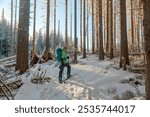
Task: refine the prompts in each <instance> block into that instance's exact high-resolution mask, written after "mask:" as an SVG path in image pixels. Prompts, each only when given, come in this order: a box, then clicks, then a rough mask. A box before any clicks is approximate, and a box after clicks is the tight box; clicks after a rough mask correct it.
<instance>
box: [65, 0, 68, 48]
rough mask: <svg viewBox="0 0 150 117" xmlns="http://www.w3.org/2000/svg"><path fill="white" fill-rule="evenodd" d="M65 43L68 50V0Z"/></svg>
mask: <svg viewBox="0 0 150 117" xmlns="http://www.w3.org/2000/svg"><path fill="white" fill-rule="evenodd" d="M65 18H66V19H65V45H66V48H67V50H68V0H66V17H65Z"/></svg>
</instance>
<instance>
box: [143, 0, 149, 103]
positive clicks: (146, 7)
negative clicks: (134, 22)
mask: <svg viewBox="0 0 150 117" xmlns="http://www.w3.org/2000/svg"><path fill="white" fill-rule="evenodd" d="M143 2H144V38H145V39H144V40H145V52H146V80H145V84H146V99H147V100H150V35H149V34H150V20H149V19H150V7H149V6H150V0H143Z"/></svg>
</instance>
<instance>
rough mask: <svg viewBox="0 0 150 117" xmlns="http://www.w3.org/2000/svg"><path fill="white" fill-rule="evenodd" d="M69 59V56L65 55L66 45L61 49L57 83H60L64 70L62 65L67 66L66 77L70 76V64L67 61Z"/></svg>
mask: <svg viewBox="0 0 150 117" xmlns="http://www.w3.org/2000/svg"><path fill="white" fill-rule="evenodd" d="M67 59H69V56H67V52H66V47H64V48H63V49H62V55H61V65H60V66H59V69H60V71H59V83H62V73H63V71H64V67H67V79H69V78H70V77H71V75H70V73H71V66H70V65H69V62H68V61H67Z"/></svg>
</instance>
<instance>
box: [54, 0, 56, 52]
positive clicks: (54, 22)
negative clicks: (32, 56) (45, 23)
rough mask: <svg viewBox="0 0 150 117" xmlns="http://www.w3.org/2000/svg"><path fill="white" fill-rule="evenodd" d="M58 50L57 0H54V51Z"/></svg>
mask: <svg viewBox="0 0 150 117" xmlns="http://www.w3.org/2000/svg"><path fill="white" fill-rule="evenodd" d="M55 50H56V0H54V52H55Z"/></svg>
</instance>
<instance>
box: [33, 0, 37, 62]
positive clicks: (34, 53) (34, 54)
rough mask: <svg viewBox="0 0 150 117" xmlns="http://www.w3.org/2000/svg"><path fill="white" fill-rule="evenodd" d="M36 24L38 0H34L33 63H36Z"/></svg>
mask: <svg viewBox="0 0 150 117" xmlns="http://www.w3.org/2000/svg"><path fill="white" fill-rule="evenodd" d="M35 26H36V0H34V18H33V40H32V65H34V63H35V58H36V57H35V56H36V51H35Z"/></svg>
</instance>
